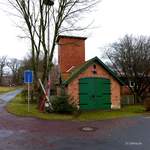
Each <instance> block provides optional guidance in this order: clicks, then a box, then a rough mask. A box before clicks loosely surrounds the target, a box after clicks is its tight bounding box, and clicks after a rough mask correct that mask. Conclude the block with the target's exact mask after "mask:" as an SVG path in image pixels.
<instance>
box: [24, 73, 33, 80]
mask: <svg viewBox="0 0 150 150" xmlns="http://www.w3.org/2000/svg"><path fill="white" fill-rule="evenodd" d="M32 82H33V71H31V70H25V71H24V83H32Z"/></svg>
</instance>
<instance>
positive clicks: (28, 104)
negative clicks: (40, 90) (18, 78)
mask: <svg viewBox="0 0 150 150" xmlns="http://www.w3.org/2000/svg"><path fill="white" fill-rule="evenodd" d="M29 105H30V84H29V82H28V112H29V109H30V108H29Z"/></svg>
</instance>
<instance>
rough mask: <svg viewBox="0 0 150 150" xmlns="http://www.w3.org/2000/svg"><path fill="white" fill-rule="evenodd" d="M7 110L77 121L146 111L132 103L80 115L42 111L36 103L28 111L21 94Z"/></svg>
mask: <svg viewBox="0 0 150 150" xmlns="http://www.w3.org/2000/svg"><path fill="white" fill-rule="evenodd" d="M6 108H7V110H8V111H9V112H10V113H12V114H15V115H18V116H24V117H37V118H41V119H46V120H76V121H91V120H105V119H113V118H120V117H129V116H136V115H141V114H143V113H144V112H145V109H144V107H143V106H142V105H132V106H126V107H123V108H122V109H120V110H109V111H102V110H101V111H89V112H82V113H81V114H80V115H79V116H76V117H75V116H74V115H65V114H55V113H41V112H39V111H38V109H37V105H36V104H30V112H28V109H27V104H26V103H25V102H24V100H23V98H22V96H21V94H20V95H18V96H16V98H15V99H14V100H13V101H11V102H10V103H8V105H7V107H6Z"/></svg>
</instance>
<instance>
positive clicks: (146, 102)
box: [144, 97, 150, 111]
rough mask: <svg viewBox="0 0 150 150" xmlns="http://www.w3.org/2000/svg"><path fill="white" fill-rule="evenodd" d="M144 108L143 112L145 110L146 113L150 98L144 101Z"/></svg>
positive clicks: (149, 109) (148, 108) (149, 105)
mask: <svg viewBox="0 0 150 150" xmlns="http://www.w3.org/2000/svg"><path fill="white" fill-rule="evenodd" d="M144 107H145V110H146V111H150V97H147V98H146V99H145V100H144Z"/></svg>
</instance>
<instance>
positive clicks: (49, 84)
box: [47, 7, 50, 98]
mask: <svg viewBox="0 0 150 150" xmlns="http://www.w3.org/2000/svg"><path fill="white" fill-rule="evenodd" d="M49 10H50V7H48V38H47V39H48V43H47V45H48V52H49V51H50V20H49ZM48 61H49V60H48ZM48 67H49V65H48ZM47 85H48V94H47V96H48V98H50V71H49V72H48V84H47Z"/></svg>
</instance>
